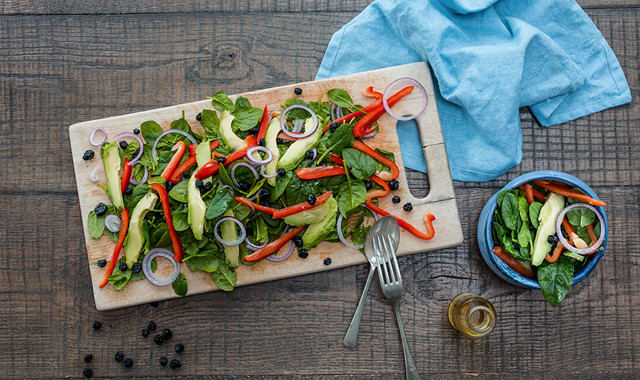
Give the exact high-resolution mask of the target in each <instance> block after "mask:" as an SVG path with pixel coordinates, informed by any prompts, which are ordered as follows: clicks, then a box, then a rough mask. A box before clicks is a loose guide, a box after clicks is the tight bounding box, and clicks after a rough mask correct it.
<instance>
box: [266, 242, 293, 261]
mask: <svg viewBox="0 0 640 380" xmlns="http://www.w3.org/2000/svg"><path fill="white" fill-rule="evenodd" d="M295 249H296V245H295V244H294V243H293V240H289V248H288V249H287V252H285V253H284V254H282V255H278V254H277V253H278V252H274V253H272V254H271V255H269V256H267V260H269V261H272V262H274V263H279V262H280V261H285V260H286V259H288V258H289V256H291V254H292V253H293V251H295ZM278 251H279V250H278Z"/></svg>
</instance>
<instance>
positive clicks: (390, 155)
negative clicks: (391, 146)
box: [376, 149, 396, 172]
mask: <svg viewBox="0 0 640 380" xmlns="http://www.w3.org/2000/svg"><path fill="white" fill-rule="evenodd" d="M376 152H378V153H380V154H381V155H382V156H383V157H385V158H387V159H389V160H391V161H393V162H396V156H395V155H394V154H393V153H391V152H389V151H386V150H382V149H376ZM376 169H377V170H379V171H381V172H388V171H389V170H391V169H390V168H389V167H388V166H386V165H383V164H382V163H381V162H380V161H376Z"/></svg>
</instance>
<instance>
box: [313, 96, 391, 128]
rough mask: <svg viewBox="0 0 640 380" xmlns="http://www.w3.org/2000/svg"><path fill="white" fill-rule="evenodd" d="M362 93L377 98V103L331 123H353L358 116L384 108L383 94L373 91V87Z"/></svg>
mask: <svg viewBox="0 0 640 380" xmlns="http://www.w3.org/2000/svg"><path fill="white" fill-rule="evenodd" d="M362 93H363V94H364V95H365V96H368V97H370V98H376V101H375V102H373V103H370V104H368V105H367V106H365V107H364V108H362V110H360V111H355V112H352V113H350V114H348V115H345V116H343V117H341V118H338V119H335V120H334V121H332V122H331V123H338V124H339V123H346V122H348V121H351V120H352V119H355V118H356V117H358V116H361V115H364V114H365V113H367V112H370V111H373V110H374V109H376V108H378V107H381V106H382V93H380V92H378V91H373V86H369V87H367V88H366V89H365V90H364V91H363V92H362ZM387 103H388V102H387ZM330 125H331V124H329V125H327V126H326V127H324V131H323V133H325V132H327V130H328V129H329V126H330Z"/></svg>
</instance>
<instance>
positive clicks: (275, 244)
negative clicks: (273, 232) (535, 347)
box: [244, 226, 307, 262]
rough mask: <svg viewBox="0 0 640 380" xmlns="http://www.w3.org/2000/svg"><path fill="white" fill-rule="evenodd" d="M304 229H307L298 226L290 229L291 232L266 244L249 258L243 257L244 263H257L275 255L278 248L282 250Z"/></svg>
mask: <svg viewBox="0 0 640 380" xmlns="http://www.w3.org/2000/svg"><path fill="white" fill-rule="evenodd" d="M305 228H307V226H300V227H296V228H294V229H292V230H291V231H289V232H287V233H286V234H284V235H282V236H281V237H279V238H278V239H276V240H274V241H272V242H271V243H269V244H267V246H266V247H264V248H261V249H259V250H257V251H255V252H254V253H252V254H250V255H249V256H245V258H244V261H247V262H252V261H258V260H260V259H263V258H265V257H267V256H269V255H271V254H274V253H276V252H277V251H278V250H279V249H280V248H282V247H283V246H284V245H285V244H287V243H288V242H289V240H291V239H293V237H294V236H296V235H297V234H299V233H300V232H302V231H303V230H304V229H305Z"/></svg>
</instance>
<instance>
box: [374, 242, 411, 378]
mask: <svg viewBox="0 0 640 380" xmlns="http://www.w3.org/2000/svg"><path fill="white" fill-rule="evenodd" d="M373 242H374V247H375V249H376V251H377V252H378V255H379V257H378V260H377V266H378V278H379V279H380V287H381V288H382V293H384V296H385V297H386V298H387V299H389V300H390V301H391V302H392V303H393V308H394V310H395V312H396V320H397V321H398V329H399V330H400V337H401V338H402V349H403V351H404V365H405V369H406V373H407V379H411V380H413V379H420V373H419V372H418V369H417V368H416V363H415V362H414V361H413V357H412V356H411V351H410V350H409V344H408V343H407V337H406V336H405V333H404V326H403V325H402V318H401V317H400V306H399V303H400V300H401V299H402V293H403V285H402V275H400V267H399V266H398V260H397V259H396V252H395V250H394V249H393V246H392V244H391V241H390V240H389V238H388V237H384V236H377V237H376V238H375V239H374V241H373Z"/></svg>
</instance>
